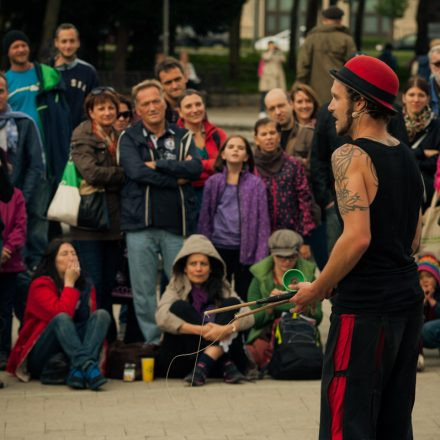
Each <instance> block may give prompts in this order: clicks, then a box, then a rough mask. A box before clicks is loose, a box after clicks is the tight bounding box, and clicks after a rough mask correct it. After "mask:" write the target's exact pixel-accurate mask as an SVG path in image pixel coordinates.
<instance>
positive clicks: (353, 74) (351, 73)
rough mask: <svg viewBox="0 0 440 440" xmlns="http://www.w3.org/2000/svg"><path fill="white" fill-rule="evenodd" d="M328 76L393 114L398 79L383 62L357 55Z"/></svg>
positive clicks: (331, 71)
mask: <svg viewBox="0 0 440 440" xmlns="http://www.w3.org/2000/svg"><path fill="white" fill-rule="evenodd" d="M330 75H331V76H332V77H333V78H334V79H337V80H338V81H340V82H342V83H343V84H345V85H346V86H347V87H350V88H351V89H353V90H355V91H356V92H358V93H359V94H361V95H362V96H363V97H364V98H367V99H369V100H370V101H373V102H375V103H377V104H380V105H382V106H383V107H385V108H387V109H388V110H391V111H393V112H395V111H396V110H395V108H394V107H393V103H394V100H395V99H396V97H397V93H398V91H399V78H397V75H396V74H395V72H394V70H393V69H391V67H389V66H388V65H387V64H385V63H384V62H383V61H381V60H378V59H377V58H374V57H370V56H368V55H359V56H357V57H354V58H352V59H351V60H349V61H347V62H346V63H345V65H344V67H342V69H340V70H339V71H338V70H334V69H333V70H330Z"/></svg>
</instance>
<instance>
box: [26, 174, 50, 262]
mask: <svg viewBox="0 0 440 440" xmlns="http://www.w3.org/2000/svg"><path fill="white" fill-rule="evenodd" d="M51 196H52V189H51V184H50V183H49V181H47V180H43V179H42V180H41V182H40V184H39V185H38V188H37V189H36V190H35V193H34V194H33V195H32V197H31V199H30V200H29V201H28V202H27V204H26V211H27V236H26V246H25V249H24V258H25V261H26V265H27V267H28V269H29V270H34V269H35V267H36V266H37V265H38V263H39V262H40V260H41V258H42V257H43V255H44V252H45V250H46V248H47V244H48V234H49V221H48V220H47V218H46V212H47V208H48V206H49V202H50V198H51Z"/></svg>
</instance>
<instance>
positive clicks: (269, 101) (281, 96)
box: [264, 89, 295, 150]
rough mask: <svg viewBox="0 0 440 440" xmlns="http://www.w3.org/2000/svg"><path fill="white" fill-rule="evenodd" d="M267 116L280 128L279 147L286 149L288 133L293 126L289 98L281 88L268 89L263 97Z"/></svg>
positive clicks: (293, 121)
mask: <svg viewBox="0 0 440 440" xmlns="http://www.w3.org/2000/svg"><path fill="white" fill-rule="evenodd" d="M264 105H265V106H266V113H267V116H268V117H269V118H270V119H272V120H273V121H275V122H276V123H277V124H278V126H279V128H280V129H281V147H282V148H283V150H285V149H286V145H287V142H288V140H289V138H290V134H291V132H292V130H293V128H294V127H295V120H294V118H293V110H292V104H291V101H290V98H289V97H288V95H287V94H286V92H285V91H284V90H282V89H272V90H270V91H269V92H268V93H267V95H266V97H265V98H264Z"/></svg>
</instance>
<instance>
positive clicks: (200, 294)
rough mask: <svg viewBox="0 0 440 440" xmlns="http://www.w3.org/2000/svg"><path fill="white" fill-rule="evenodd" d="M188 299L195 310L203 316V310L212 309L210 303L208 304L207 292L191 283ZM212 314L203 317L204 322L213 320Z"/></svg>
mask: <svg viewBox="0 0 440 440" xmlns="http://www.w3.org/2000/svg"><path fill="white" fill-rule="evenodd" d="M190 301H191V304H192V306H193V307H194V309H195V310H196V312H197V313H198V314H199V315H200V316H201V317H203V312H205V311H206V310H208V309H213V308H214V306H213V305H212V304H208V292H207V291H206V290H205V289H203V288H202V287H199V286H195V285H193V287H192V289H191V293H190ZM214 318H215V316H214V315H208V316H206V317H205V320H204V322H210V321H213V320H214Z"/></svg>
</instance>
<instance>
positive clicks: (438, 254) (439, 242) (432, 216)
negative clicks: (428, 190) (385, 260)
mask: <svg viewBox="0 0 440 440" xmlns="http://www.w3.org/2000/svg"><path fill="white" fill-rule="evenodd" d="M437 203H438V193H437V191H435V192H434V195H433V196H432V200H431V205H430V206H429V208H428V209H427V210H426V211H425V213H424V214H423V219H422V222H423V226H422V236H421V239H420V247H419V250H418V252H417V254H418V255H419V256H421V255H426V254H431V255H433V256H434V257H435V258H437V260H439V259H440V225H439V220H440V206H437Z"/></svg>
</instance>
